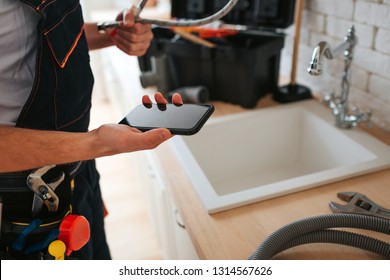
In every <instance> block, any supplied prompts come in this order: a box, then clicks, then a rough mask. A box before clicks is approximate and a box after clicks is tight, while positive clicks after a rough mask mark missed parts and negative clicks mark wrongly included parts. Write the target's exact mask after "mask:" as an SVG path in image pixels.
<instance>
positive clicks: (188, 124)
mask: <svg viewBox="0 0 390 280" xmlns="http://www.w3.org/2000/svg"><path fill="white" fill-rule="evenodd" d="M213 112H214V106H213V105H210V104H183V105H174V104H163V105H161V104H150V105H143V104H140V105H138V106H137V107H135V108H134V109H133V110H132V111H131V112H130V113H129V114H127V116H126V117H125V118H123V120H121V121H120V122H119V123H120V124H126V125H129V126H131V127H135V128H137V129H139V130H141V131H148V130H151V129H154V128H167V129H169V131H170V132H171V133H172V134H175V135H193V134H195V133H197V132H198V131H199V130H200V129H201V128H202V126H203V125H204V124H205V123H206V121H207V120H208V119H209V117H210V116H211V115H212V113H213Z"/></svg>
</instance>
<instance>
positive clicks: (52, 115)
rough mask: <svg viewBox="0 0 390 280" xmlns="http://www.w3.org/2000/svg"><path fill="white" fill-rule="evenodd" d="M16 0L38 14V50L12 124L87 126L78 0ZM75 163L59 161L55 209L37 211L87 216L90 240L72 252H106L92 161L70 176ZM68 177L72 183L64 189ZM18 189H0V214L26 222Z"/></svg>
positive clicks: (88, 89) (28, 198)
mask: <svg viewBox="0 0 390 280" xmlns="http://www.w3.org/2000/svg"><path fill="white" fill-rule="evenodd" d="M20 1H22V2H23V3H24V4H26V5H28V6H30V7H31V8H32V9H34V11H35V12H36V13H38V14H39V16H40V21H39V24H38V27H37V36H38V51H37V59H36V72H35V73H36V76H35V80H34V85H33V88H32V91H31V93H30V96H29V98H28V100H27V102H26V104H25V105H24V107H23V109H22V112H21V113H20V116H19V118H18V120H17V123H16V126H17V127H21V128H31V129H38V130H60V131H71V132H85V131H87V129H88V125H89V112H90V108H91V93H92V87H93V82H94V80H93V74H92V71H91V68H90V64H89V54H88V45H87V41H86V38H85V34H84V29H83V27H84V22H83V16H82V10H81V6H80V4H79V0H20ZM41 148H42V149H44V148H45V147H41ZM75 167H78V163H75V164H70V165H66V166H64V167H63V171H65V172H66V180H65V181H64V182H63V183H62V184H61V185H60V186H59V187H58V188H57V190H58V192H59V197H60V209H59V211H58V213H56V214H52V213H45V212H44V211H45V209H43V213H42V215H43V216H44V219H47V223H51V222H53V221H58V220H60V219H61V218H62V217H63V216H64V215H67V214H68V213H70V212H72V213H77V214H81V215H83V216H85V217H86V218H87V219H88V220H89V222H90V226H91V239H92V240H93V242H92V241H91V242H89V243H88V244H87V245H86V246H84V248H83V249H81V250H80V251H79V252H76V253H75V256H76V257H79V258H81V259H92V258H93V259H107V258H110V254H109V252H108V248H107V244H106V241H105V235H104V229H103V206H102V201H101V195H100V187H99V184H98V180H99V174H98V173H97V171H96V168H95V164H94V162H93V161H89V162H84V163H83V166H82V167H81V168H79V169H78V171H77V176H76V177H74V175H75V174H73V176H71V175H70V174H69V173H70V172H73V171H74V170H73V168H75ZM60 168H62V167H60ZM8 175H9V174H8ZM24 176H25V175H24V174H22V175H21V178H22V179H21V180H20V184H22V185H23V184H24V185H23V186H22V187H21V189H23V188H24V189H25V190H28V188H27V189H26V187H27V186H26V183H25V177H24ZM11 177H12V176H11ZM2 178H3V179H2ZM4 178H5V179H4ZM7 178H8V179H9V177H7V175H4V174H3V175H1V174H0V187H5V188H7V183H6V182H11V181H12V182H13V183H15V182H18V180H14V179H15V178H11V179H9V180H8V181H7ZM18 179H19V178H18ZM72 179H74V182H75V187H74V189H73V190H70V180H72ZM23 180H24V181H23ZM11 185H12V184H11ZM11 187H13V186H11ZM18 187H20V186H19V183H18ZM57 190H56V192H57ZM72 192H73V195H72ZM21 193H22V192H19V193H17V194H16V195H10V194H6V195H5V201H4V209H3V213H4V215H3V218H4V219H3V220H5V221H7V220H12V219H14V218H16V219H20V221H21V222H25V223H28V220H29V217H28V214H26V213H27V212H28V211H29V210H30V209H31V202H32V196H33V194H32V193H31V192H30V193H29V194H28V195H25V194H24V195H21ZM61 196H62V197H63V198H61ZM68 200H70V201H68ZM7 204H8V205H7ZM18 204H19V205H23V206H22V207H21V208H20V207H19V206H18V208H17V210H15V208H13V206H14V205H18ZM8 206H9V207H8ZM15 212H17V213H15ZM18 216H20V217H18ZM44 222H45V221H44ZM15 224H16V223H13V224H12V223H11V228H12V227H13V228H15ZM8 227H9V225H8ZM4 230H9V229H7V225H5V226H2V231H4ZM5 236H7V235H6V234H5ZM3 237H4V234H3ZM3 241H4V238H2V242H3ZM94 244H98V246H97V247H96V246H95V245H94ZM94 247H95V248H94Z"/></svg>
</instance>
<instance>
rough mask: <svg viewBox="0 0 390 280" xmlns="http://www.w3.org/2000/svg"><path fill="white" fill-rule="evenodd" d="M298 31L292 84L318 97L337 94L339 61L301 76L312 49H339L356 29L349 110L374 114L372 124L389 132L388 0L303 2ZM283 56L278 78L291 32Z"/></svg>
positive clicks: (284, 69) (285, 68)
mask: <svg viewBox="0 0 390 280" xmlns="http://www.w3.org/2000/svg"><path fill="white" fill-rule="evenodd" d="M303 15H304V16H303V19H302V27H301V40H300V42H301V44H300V47H299V48H300V49H299V64H298V69H297V81H298V83H299V84H303V85H306V86H309V87H310V88H311V89H312V90H313V92H318V93H319V94H320V95H323V94H327V93H329V92H331V91H335V92H336V94H339V92H340V82H341V76H342V72H343V60H342V57H340V58H338V59H334V60H331V61H328V60H325V61H324V63H325V66H324V74H323V75H322V76H319V77H312V76H310V75H309V74H308V73H307V72H306V68H307V67H308V65H309V61H310V58H311V54H312V51H313V49H314V47H315V45H316V44H317V43H318V42H320V41H322V40H325V41H327V42H329V43H330V44H331V45H332V47H336V46H338V45H339V44H340V43H342V41H343V37H344V36H345V35H346V34H347V32H348V28H350V27H351V26H352V25H354V26H355V29H356V35H357V37H358V45H357V46H356V48H355V56H354V60H353V64H352V69H351V83H352V85H351V90H350V100H351V105H356V106H358V107H359V108H361V109H362V110H363V109H365V108H371V109H372V110H373V117H372V122H373V124H374V125H377V126H380V127H382V128H383V129H385V130H386V131H389V132H390V0H306V1H305V11H304V14H303ZM286 32H287V33H288V35H289V36H288V37H287V39H286V43H285V44H286V46H285V48H284V49H283V51H282V63H281V74H282V75H287V76H289V74H290V69H291V53H292V37H293V33H294V28H293V27H291V28H288V29H287V30H286Z"/></svg>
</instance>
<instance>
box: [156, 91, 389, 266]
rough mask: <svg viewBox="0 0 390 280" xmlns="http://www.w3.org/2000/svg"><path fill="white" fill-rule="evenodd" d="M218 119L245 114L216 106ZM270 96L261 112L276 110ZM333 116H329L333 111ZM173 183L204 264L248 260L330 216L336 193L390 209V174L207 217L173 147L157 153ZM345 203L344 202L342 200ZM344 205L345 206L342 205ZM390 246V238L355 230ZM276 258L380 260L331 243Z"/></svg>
mask: <svg viewBox="0 0 390 280" xmlns="http://www.w3.org/2000/svg"><path fill="white" fill-rule="evenodd" d="M214 105H215V107H216V111H215V114H214V116H220V115H225V114H229V113H236V112H242V111H245V109H243V108H241V107H240V106H236V105H232V104H225V103H222V102H214ZM273 105H275V103H274V102H273V101H272V100H271V98H269V97H266V98H263V99H261V100H260V101H259V104H258V107H265V106H273ZM329 113H330V112H329ZM369 132H370V133H371V134H372V135H374V136H375V137H377V138H379V139H380V140H382V141H383V142H385V143H387V144H388V145H390V133H388V132H385V131H382V130H381V129H379V128H376V127H374V128H371V129H369ZM154 153H155V155H156V158H157V160H158V161H159V162H160V165H161V166H162V167H163V170H162V171H163V172H164V174H165V175H166V178H167V180H168V182H169V186H168V191H169V192H170V193H171V195H172V197H173V199H174V202H175V204H176V206H177V208H178V210H179V212H180V214H181V216H182V219H183V221H184V224H185V226H186V229H187V231H188V233H189V235H190V238H191V240H192V242H193V244H194V247H195V249H196V251H197V253H198V256H199V258H201V259H217V260H227V259H247V258H248V257H249V256H250V255H251V254H252V253H253V252H254V250H255V249H256V248H257V247H258V246H259V245H260V243H261V242H262V241H263V240H264V239H265V238H266V237H268V236H269V235H270V234H271V233H273V232H274V231H275V230H277V229H278V228H280V227H282V226H284V225H286V224H288V223H290V222H293V221H296V220H298V219H303V218H307V217H310V216H315V215H320V214H330V213H331V211H330V210H329V208H328V202H329V201H336V202H337V201H339V200H338V198H337V193H338V192H341V191H356V192H360V193H363V194H365V195H366V196H368V197H369V198H370V199H372V200H373V201H375V202H376V203H378V204H380V205H381V206H383V207H385V208H389V209H390V169H386V170H383V171H379V172H375V173H371V174H368V175H364V176H359V177H355V178H352V179H348V180H344V181H340V182H337V183H332V184H328V185H324V186H320V187H316V188H313V189H310V190H306V191H301V192H298V193H295V194H289V195H286V196H282V197H278V198H274V199H270V200H266V201H262V202H258V203H254V204H251V205H247V206H242V207H238V208H234V209H231V210H227V211H223V212H219V213H215V214H211V215H210V214H208V213H207V211H206V209H205V208H204V207H203V205H202V202H201V200H200V199H199V197H198V196H197V194H196V192H195V190H194V188H193V187H192V186H191V183H190V181H189V179H188V178H187V175H186V174H185V171H184V170H183V167H182V166H181V164H180V162H179V161H178V159H177V158H176V156H175V154H174V152H173V150H172V148H171V146H170V144H169V143H164V144H163V145H161V146H160V147H159V148H157V149H156V150H155V151H154ZM339 202H340V201H339ZM340 203H342V202H340ZM354 231H355V232H359V233H363V234H366V235H370V236H371V237H376V238H379V239H381V240H383V241H386V242H388V243H390V236H389V235H384V234H379V233H373V232H367V231H363V230H354ZM275 259H300V260H303V259H344V260H346V259H381V257H380V256H378V255H376V254H373V253H369V252H366V251H362V250H360V249H356V248H352V247H347V246H342V245H332V244H307V245H301V246H298V247H295V248H291V249H289V250H286V251H284V252H282V253H280V254H278V255H277V256H276V257H275Z"/></svg>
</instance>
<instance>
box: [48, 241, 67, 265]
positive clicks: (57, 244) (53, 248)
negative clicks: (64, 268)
mask: <svg viewBox="0 0 390 280" xmlns="http://www.w3.org/2000/svg"><path fill="white" fill-rule="evenodd" d="M65 251H66V246H65V243H64V242H63V241H61V240H54V241H53V242H52V243H50V245H49V247H48V252H49V254H50V255H52V256H53V257H54V259H55V260H65Z"/></svg>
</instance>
